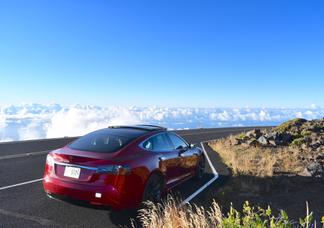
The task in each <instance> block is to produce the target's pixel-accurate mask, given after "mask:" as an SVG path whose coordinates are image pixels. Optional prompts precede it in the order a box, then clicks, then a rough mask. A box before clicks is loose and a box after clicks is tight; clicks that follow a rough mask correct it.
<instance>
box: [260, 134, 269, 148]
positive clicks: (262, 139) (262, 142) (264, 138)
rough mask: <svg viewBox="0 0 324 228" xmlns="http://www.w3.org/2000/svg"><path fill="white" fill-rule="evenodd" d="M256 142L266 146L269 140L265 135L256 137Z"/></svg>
mask: <svg viewBox="0 0 324 228" xmlns="http://www.w3.org/2000/svg"><path fill="white" fill-rule="evenodd" d="M258 142H259V143H260V144H261V145H262V146H266V145H268V144H269V141H268V139H267V138H266V137H264V136H261V137H259V138H258Z"/></svg>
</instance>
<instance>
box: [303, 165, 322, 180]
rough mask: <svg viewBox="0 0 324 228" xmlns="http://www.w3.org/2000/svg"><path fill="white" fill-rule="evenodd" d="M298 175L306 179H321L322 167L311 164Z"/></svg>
mask: <svg viewBox="0 0 324 228" xmlns="http://www.w3.org/2000/svg"><path fill="white" fill-rule="evenodd" d="M300 175H301V176H307V177H323V167H322V165H321V164H320V163H319V162H311V163H310V164H309V165H307V167H306V168H305V170H304V171H303V172H302V173H301V174H300Z"/></svg>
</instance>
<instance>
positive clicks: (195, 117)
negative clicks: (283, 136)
mask: <svg viewBox="0 0 324 228" xmlns="http://www.w3.org/2000/svg"><path fill="white" fill-rule="evenodd" d="M295 117H303V118H306V119H315V118H323V117H324V108H319V107H316V106H314V105H312V106H310V108H294V109H292V108H180V107H179V108H173V107H172V108H168V107H155V106H152V107H135V106H133V107H121V106H109V107H99V106H83V105H73V106H61V105H59V104H51V105H41V104H23V105H11V106H2V107H1V106H0V141H2V142H3V141H13V140H26V139H41V138H54V137H64V136H77V135H83V134H86V133H88V132H91V131H93V130H96V129H100V128H105V127H107V126H109V125H123V124H140V123H144V124H157V125H162V126H166V127H168V128H172V129H185V128H202V127H205V128H209V127H231V126H251V125H259V126H264V125H278V124H280V123H281V122H284V121H286V120H288V119H291V118H295Z"/></svg>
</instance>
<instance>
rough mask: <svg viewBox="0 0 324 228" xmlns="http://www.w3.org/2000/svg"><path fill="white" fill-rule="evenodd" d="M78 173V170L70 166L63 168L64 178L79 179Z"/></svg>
mask: <svg viewBox="0 0 324 228" xmlns="http://www.w3.org/2000/svg"><path fill="white" fill-rule="evenodd" d="M80 171H81V169H80V168H76V167H71V166H65V169H64V176H66V177H71V178H74V179H79V177H80Z"/></svg>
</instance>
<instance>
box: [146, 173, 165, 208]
mask: <svg viewBox="0 0 324 228" xmlns="http://www.w3.org/2000/svg"><path fill="white" fill-rule="evenodd" d="M162 187H163V179H162V178H161V177H160V176H159V175H153V176H151V177H150V178H149V180H148V181H147V184H146V187H145V190H144V194H143V202H145V201H151V202H153V203H158V202H160V201H161V198H162Z"/></svg>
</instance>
